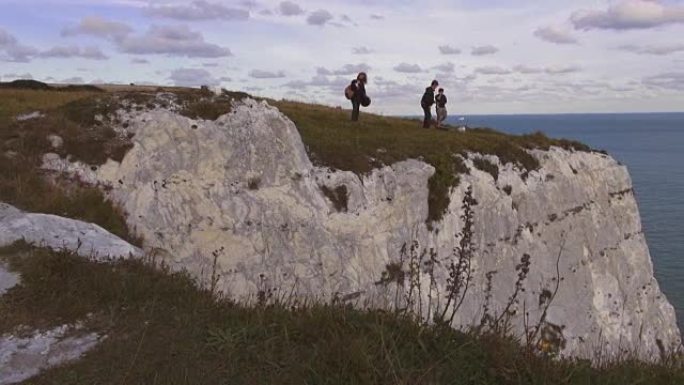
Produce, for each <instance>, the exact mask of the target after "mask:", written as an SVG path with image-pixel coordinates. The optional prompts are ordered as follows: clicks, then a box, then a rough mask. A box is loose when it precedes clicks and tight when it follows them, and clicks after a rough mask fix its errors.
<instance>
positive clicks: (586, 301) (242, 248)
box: [44, 99, 681, 359]
mask: <svg viewBox="0 0 684 385" xmlns="http://www.w3.org/2000/svg"><path fill="white" fill-rule="evenodd" d="M121 114H122V117H123V118H124V120H126V122H127V124H126V128H125V129H123V128H122V130H125V131H126V133H132V134H134V136H133V138H132V140H133V143H134V146H133V148H132V149H131V150H130V151H129V152H128V154H127V155H126V156H125V157H124V159H123V161H122V162H121V163H117V162H114V161H111V160H110V161H109V162H108V163H106V164H104V165H102V166H100V167H99V168H97V169H96V170H92V169H91V167H90V166H88V165H83V164H78V163H70V162H68V161H66V160H64V159H60V158H59V157H58V156H57V155H55V154H48V155H46V157H45V165H44V166H45V168H49V169H53V170H57V171H65V172H68V173H72V174H75V175H78V176H80V177H81V178H82V179H83V180H85V181H89V182H91V183H98V184H101V185H103V186H107V190H108V191H109V192H108V194H109V196H110V198H112V199H113V200H114V201H115V202H116V203H118V204H119V205H121V207H122V208H123V209H124V210H125V211H126V212H127V213H128V223H129V225H130V227H131V228H134V229H136V230H137V231H138V232H139V233H140V235H142V236H143V237H144V239H145V246H146V249H147V250H148V251H151V252H154V253H156V254H157V255H163V256H165V257H166V258H167V262H169V263H170V264H171V265H172V266H174V267H176V268H186V269H188V270H189V271H190V272H191V273H193V274H195V275H196V276H198V277H200V278H201V281H202V282H204V283H208V282H209V281H210V280H211V279H212V278H211V277H212V276H214V278H215V279H218V281H217V287H218V288H219V289H220V290H222V291H223V292H225V293H227V294H229V295H231V296H234V297H237V298H248V297H254V296H256V295H257V293H262V295H264V294H265V295H266V296H268V295H270V294H274V295H277V294H278V293H286V294H289V293H290V292H294V293H296V294H297V295H298V296H299V297H307V296H309V297H315V298H317V299H319V300H330V299H332V298H342V299H345V300H350V301H352V302H353V303H357V304H372V305H374V306H391V305H392V304H393V303H394V301H395V291H396V288H395V287H394V286H393V285H395V284H389V285H380V284H377V283H378V281H380V280H381V277H383V272H385V271H386V266H387V265H388V264H392V263H395V264H396V263H397V262H399V261H400V250H401V249H402V246H404V245H411V244H413V243H414V242H417V244H418V249H419V250H423V249H426V250H429V249H431V248H432V249H434V250H435V251H436V252H437V255H438V258H439V259H440V260H443V264H446V263H447V260H448V259H450V258H451V255H452V250H453V249H454V247H456V246H457V245H458V242H459V240H460V235H459V233H460V232H461V231H462V228H463V220H462V219H461V214H462V212H463V208H462V204H463V198H464V194H465V193H466V191H467V190H468V189H469V188H470V189H472V196H473V198H474V199H475V200H476V201H477V205H475V206H474V207H473V210H474V243H475V248H476V251H475V255H474V257H473V260H472V266H471V267H472V280H471V282H470V284H469V289H468V292H467V294H466V296H465V298H464V301H463V304H462V306H461V308H460V309H459V311H458V312H457V314H456V316H455V318H454V325H455V326H470V325H478V324H480V321H481V319H482V317H483V312H484V304H485V303H487V304H488V305H487V307H488V313H489V314H490V315H491V316H493V317H495V318H496V317H497V316H499V315H500V314H501V313H502V312H503V310H504V308H505V307H506V306H507V304H508V303H509V302H510V300H509V298H510V297H511V296H512V294H513V292H514V291H515V283H516V280H517V279H518V274H519V273H520V269H518V270H516V266H517V265H519V264H521V259H522V258H523V256H524V255H525V254H527V255H529V273H528V274H527V276H526V278H525V279H524V280H523V281H522V286H521V287H522V289H524V291H520V292H519V294H518V296H517V297H516V299H515V301H514V303H512V304H511V305H510V306H508V314H510V323H511V325H512V326H513V330H514V331H515V332H516V333H518V334H522V331H523V330H524V325H525V323H527V324H528V325H535V324H537V323H538V321H539V320H540V319H543V321H544V322H542V323H541V324H542V325H541V326H543V328H544V332H543V333H540V335H541V334H545V337H544V338H546V339H548V340H549V341H548V342H549V343H553V344H555V345H556V346H555V347H556V349H558V350H560V353H561V354H562V355H566V356H576V357H585V358H596V354H598V353H600V354H603V355H608V356H610V355H614V354H618V353H620V352H621V351H624V350H627V351H629V352H635V353H637V354H638V355H639V356H640V357H642V358H645V359H653V358H656V357H658V356H659V354H660V353H661V351H667V350H669V349H672V348H678V347H679V346H680V345H681V341H680V334H679V330H678V328H677V324H676V320H675V312H674V309H673V307H672V305H670V303H669V302H668V301H667V299H666V298H665V296H664V295H663V294H662V292H661V291H660V289H659V287H658V283H657V282H656V280H655V278H654V276H653V266H652V263H651V258H650V255H649V251H648V247H647V244H646V241H645V239H644V234H643V232H642V228H641V222H640V218H639V212H638V208H637V205H636V201H635V199H634V195H633V192H632V184H631V180H630V177H629V174H628V172H627V169H626V168H625V167H624V166H622V165H620V164H619V163H618V162H616V161H615V160H614V159H612V158H611V157H609V156H607V155H604V154H599V153H589V152H570V151H566V150H562V149H559V148H551V149H550V150H549V151H541V150H534V151H532V152H531V153H532V154H533V156H534V157H536V158H537V159H538V160H539V162H540V164H541V167H540V168H539V169H538V170H536V171H532V172H530V173H529V175H528V176H526V178H523V175H522V172H521V171H520V170H519V169H517V168H515V167H514V166H513V165H511V164H507V165H501V164H500V162H499V160H498V159H497V158H496V157H492V156H487V158H488V159H489V160H490V161H492V162H493V163H496V164H498V165H499V176H498V180H495V179H494V178H493V177H492V176H491V175H490V174H488V173H485V172H482V171H479V170H477V169H476V168H475V167H472V163H471V161H469V160H468V161H466V163H467V164H468V165H469V166H470V169H471V171H470V174H468V175H463V176H462V177H461V182H460V184H459V185H458V186H457V187H456V188H454V189H453V191H451V193H450V195H451V203H450V206H449V208H448V212H447V214H446V215H445V216H444V218H443V219H442V220H441V221H440V222H438V223H435V224H433V227H434V228H433V229H428V226H427V225H426V218H427V213H428V204H427V202H428V200H427V197H428V179H429V178H430V176H431V175H432V174H433V172H434V168H433V167H432V166H430V165H428V164H426V163H423V162H421V161H418V160H406V161H403V162H399V163H396V164H393V165H390V166H386V167H383V168H380V169H376V170H374V171H373V172H372V173H370V174H368V175H365V176H363V177H359V176H357V175H355V174H354V173H351V172H345V171H333V170H328V169H325V168H320V167H315V166H313V165H312V163H311V161H310V160H309V158H308V157H307V154H306V151H305V148H304V145H303V144H302V141H301V139H300V136H299V134H298V132H297V129H296V127H295V126H294V124H293V123H292V122H291V121H290V120H289V119H287V118H286V117H285V116H283V115H282V114H281V113H280V112H279V111H278V110H277V109H276V108H273V107H270V106H268V105H267V104H266V103H265V102H256V101H253V100H249V99H247V100H245V101H243V102H240V103H237V104H236V105H235V108H234V110H233V111H232V112H231V113H229V114H226V115H224V116H222V117H220V118H219V119H218V120H216V121H203V120H191V119H188V118H185V117H182V116H180V115H178V114H175V113H173V112H170V111H166V110H163V109H161V108H158V109H155V110H152V111H143V112H133V113H131V114H127V113H124V112H121ZM417 134H418V133H417ZM331 135H334V133H331ZM454 135H458V134H456V133H454ZM477 156H479V155H477V154H472V156H471V158H474V157H477ZM321 186H327V187H329V188H330V189H335V188H336V187H339V186H345V188H346V190H347V193H348V194H347V195H348V202H347V210H346V211H342V212H338V210H336V209H335V206H334V204H333V202H331V201H330V200H329V199H328V198H326V196H325V194H323V192H322V191H321ZM507 186H510V190H509V189H508V187H507ZM407 262H408V261H404V265H403V269H404V270H408V269H409V267H408V265H407ZM424 268H425V266H424V265H423V266H421V269H424ZM446 274H447V271H446V269H438V271H436V272H435V280H436V282H435V287H434V289H435V290H437V291H439V292H440V294H439V296H438V297H439V298H442V297H443V295H444V293H445V292H446V284H447V283H446V278H447V277H446ZM488 276H489V277H491V278H490V279H488V278H487V277H488ZM419 285H420V287H421V295H422V297H423V298H422V302H421V301H418V302H421V303H423V304H424V303H427V301H428V299H427V295H428V294H427V293H429V292H430V290H429V288H430V282H429V279H427V278H426V276H425V275H423V277H422V278H421V281H420V282H419ZM488 286H491V290H487V287H488ZM556 286H557V289H556ZM488 292H489V295H488ZM553 293H555V295H554V294H553ZM433 295H434V294H433ZM441 300H443V299H441ZM414 303H415V302H414ZM421 310H422V311H423V313H427V311H426V310H425V306H423V308H422V309H421ZM545 310H546V315H545V316H543V313H544V311H545ZM424 315H426V316H429V315H428V314H424ZM542 317H543V318H542Z"/></svg>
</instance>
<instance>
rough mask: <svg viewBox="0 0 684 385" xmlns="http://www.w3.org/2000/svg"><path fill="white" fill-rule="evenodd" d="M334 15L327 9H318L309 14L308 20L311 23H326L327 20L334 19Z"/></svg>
mask: <svg viewBox="0 0 684 385" xmlns="http://www.w3.org/2000/svg"><path fill="white" fill-rule="evenodd" d="M332 18H333V15H332V14H331V13H330V12H328V11H326V10H325V9H319V10H318V11H315V12H312V13H311V14H309V17H307V18H306V22H307V23H309V24H311V25H325V24H326V23H327V22H329V21H330V20H332Z"/></svg>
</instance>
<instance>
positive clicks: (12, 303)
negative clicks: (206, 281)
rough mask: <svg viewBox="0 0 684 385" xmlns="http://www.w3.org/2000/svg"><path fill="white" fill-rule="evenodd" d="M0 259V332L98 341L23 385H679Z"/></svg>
mask: <svg viewBox="0 0 684 385" xmlns="http://www.w3.org/2000/svg"><path fill="white" fill-rule="evenodd" d="M0 260H1V261H5V262H7V263H8V264H9V266H10V269H13V270H15V271H18V272H20V273H21V276H22V283H21V284H20V285H18V286H16V287H14V288H12V289H10V291H9V292H8V293H7V294H5V295H4V296H2V297H0V314H2V315H7V316H6V317H4V318H2V317H0V333H2V332H6V331H10V330H13V328H14V326H16V325H19V324H23V325H27V326H30V327H38V328H49V327H54V326H57V325H62V324H64V323H70V322H77V321H86V322H85V326H86V327H87V328H92V330H95V331H98V332H100V333H105V334H106V335H107V338H106V339H104V340H103V341H102V342H101V344H100V345H98V346H97V347H95V348H94V349H93V350H92V351H91V352H89V353H87V354H86V355H85V356H84V357H83V358H81V359H80V360H77V361H75V362H73V363H70V364H67V365H63V366H60V367H56V368H52V369H50V370H47V371H45V372H43V373H41V374H40V375H39V376H37V377H35V378H33V379H31V380H29V381H27V383H31V384H45V385H55V384H60V385H71V384H73V385H81V384H164V385H167V384H188V385H190V384H192V385H195V384H231V385H240V384H245V385H255V384H264V385H266V384H329V385H338V384H339V385H348V384H358V385H366V384H368V385H371V384H404V385H409V384H410V385H438V384H445V385H446V384H449V385H452V384H453V385H457V384H462V385H468V384H483V385H485V384H521V385H522V384H539V385H547V384H548V385H565V384H567V385H570V384H573V385H574V384H576V385H584V384H602V385H623V384H649V385H651V384H653V385H661V384H662V385H666V384H668V385H669V384H682V383H683V381H684V370H682V367H681V363H678V362H677V361H676V357H674V356H673V357H672V360H669V361H666V362H664V363H662V364H648V363H643V362H638V361H635V360H628V359H625V360H623V361H619V362H611V363H606V364H604V365H603V366H602V367H600V368H593V367H591V366H590V365H589V363H588V362H586V361H573V360H557V359H554V358H552V357H544V356H540V355H539V354H535V353H533V352H531V351H529V350H527V349H525V348H523V347H521V346H520V344H519V343H518V342H517V341H515V340H513V339H512V338H508V337H505V336H501V335H496V334H486V335H482V334H478V333H475V332H461V331H457V330H454V329H452V328H450V327H440V326H427V325H424V324H421V323H419V322H416V320H415V319H414V318H411V317H407V316H402V315H401V313H399V314H397V313H395V312H393V311H379V310H358V309H354V308H352V307H351V306H334V305H326V304H316V305H314V304H311V305H309V306H306V305H302V304H300V306H296V307H294V306H288V304H287V303H274V304H267V305H262V306H255V305H250V304H240V303H234V302H231V301H229V300H226V299H216V298H215V297H214V296H213V295H212V293H211V292H210V291H209V290H202V289H198V288H197V287H196V286H195V283H194V281H193V280H192V279H191V278H190V277H188V276H187V274H184V273H171V272H169V271H168V270H165V269H163V268H162V269H160V268H159V267H158V266H154V265H149V264H145V263H143V262H141V261H136V260H127V261H118V262H115V263H110V264H105V263H95V262H90V261H86V260H85V259H83V258H81V257H78V256H75V255H73V254H69V253H66V252H51V251H48V250H43V249H31V248H28V247H26V245H21V244H17V245H14V246H13V247H8V248H0Z"/></svg>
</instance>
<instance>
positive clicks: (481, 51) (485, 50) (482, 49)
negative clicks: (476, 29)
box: [470, 45, 499, 56]
mask: <svg viewBox="0 0 684 385" xmlns="http://www.w3.org/2000/svg"><path fill="white" fill-rule="evenodd" d="M497 52H499V49H498V48H496V47H494V46H493V45H483V46H479V47H473V49H472V50H471V51H470V54H471V55H473V56H484V55H493V54H495V53H497Z"/></svg>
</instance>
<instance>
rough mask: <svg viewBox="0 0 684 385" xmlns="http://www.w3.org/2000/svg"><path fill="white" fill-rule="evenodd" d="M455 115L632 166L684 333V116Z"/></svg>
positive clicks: (665, 287)
mask: <svg viewBox="0 0 684 385" xmlns="http://www.w3.org/2000/svg"><path fill="white" fill-rule="evenodd" d="M460 118H461V115H452V116H450V117H449V118H447V123H450V124H463V122H465V124H466V125H467V126H469V127H488V128H493V129H496V130H499V131H503V132H507V133H511V134H526V133H531V132H536V131H540V132H543V133H545V134H546V135H548V136H550V137H553V138H566V139H573V140H577V141H580V142H582V143H585V144H587V145H589V146H591V147H592V148H595V149H600V150H605V151H607V152H608V153H609V154H610V155H611V156H613V157H615V158H616V159H617V160H618V161H620V162H621V163H623V164H624V165H626V166H627V168H628V170H629V173H630V175H631V177H632V182H633V184H634V190H635V195H636V199H637V203H638V205H639V211H640V214H641V220H642V225H643V229H644V233H645V234H646V241H647V243H648V246H649V250H650V253H651V257H652V260H653V265H654V270H655V276H656V279H657V280H658V283H659V285H660V287H661V289H662V291H663V292H664V293H665V295H666V296H667V298H668V300H669V301H670V303H672V304H673V305H674V307H675V309H676V311H677V322H678V325H679V328H680V330H684V279H683V278H682V277H684V237H682V235H683V234H682V229H683V228H684V167H683V165H684V112H638V113H563V114H515V115H511V114H497V115H464V116H463V118H464V119H463V120H462V121H461V120H459V119H460Z"/></svg>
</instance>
